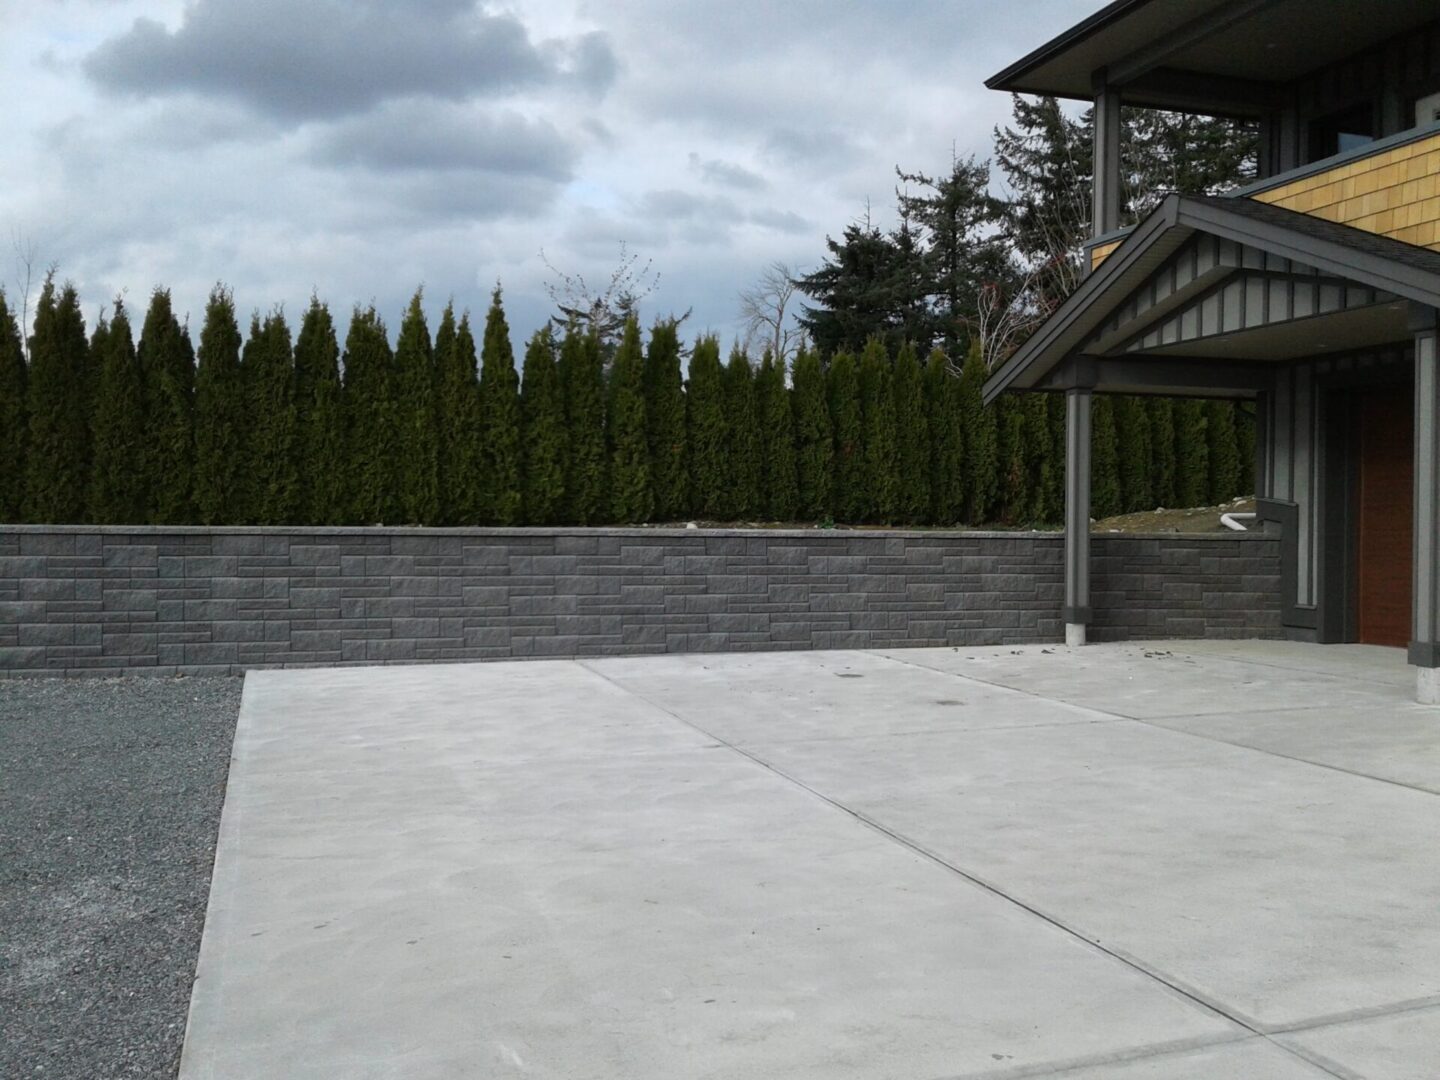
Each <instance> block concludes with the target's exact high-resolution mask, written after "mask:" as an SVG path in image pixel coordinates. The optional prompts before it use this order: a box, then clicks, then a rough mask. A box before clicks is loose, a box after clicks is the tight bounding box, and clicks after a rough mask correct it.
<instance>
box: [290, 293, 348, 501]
mask: <svg viewBox="0 0 1440 1080" xmlns="http://www.w3.org/2000/svg"><path fill="white" fill-rule="evenodd" d="M295 445H296V446H297V447H298V456H297V469H296V475H297V483H298V485H299V490H298V493H297V500H296V513H295V520H296V521H300V522H303V523H305V524H308V525H343V524H344V523H345V522H346V521H348V520H349V519H350V512H351V509H352V507H351V499H350V494H349V490H348V489H347V487H346V483H345V481H346V478H347V476H348V461H347V457H346V452H345V402H344V397H343V395H342V393H341V385H340V343H339V341H338V340H337V339H336V337H335V321H334V319H332V318H331V317H330V308H329V307H328V306H327V305H325V304H323V303H321V302H320V298H319V297H318V296H312V297H311V298H310V307H309V308H308V309H307V310H306V312H305V318H304V319H303V320H302V321H301V323H300V333H299V335H298V336H297V337H296V338H295Z"/></svg>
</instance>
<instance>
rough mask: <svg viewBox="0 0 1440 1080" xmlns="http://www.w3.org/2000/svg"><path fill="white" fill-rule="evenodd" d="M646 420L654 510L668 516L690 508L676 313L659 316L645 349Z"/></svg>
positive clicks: (659, 516)
mask: <svg viewBox="0 0 1440 1080" xmlns="http://www.w3.org/2000/svg"><path fill="white" fill-rule="evenodd" d="M645 422H646V433H647V439H648V441H649V446H650V487H651V490H652V491H653V492H654V493H655V516H656V517H657V518H658V519H659V520H661V521H669V520H672V519H674V518H677V517H681V516H682V515H684V514H686V513H688V511H689V509H690V480H689V476H688V474H687V472H686V468H685V384H684V376H683V375H682V374H681V371H680V327H679V323H678V322H677V321H676V320H675V319H661V320H660V321H659V322H657V323H656V324H655V327H654V329H652V330H651V331H650V347H649V349H648V350H647V351H646V353H645Z"/></svg>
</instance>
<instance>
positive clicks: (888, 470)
mask: <svg viewBox="0 0 1440 1080" xmlns="http://www.w3.org/2000/svg"><path fill="white" fill-rule="evenodd" d="M857 381H858V382H859V386H860V420H861V425H862V427H861V432H862V434H861V445H862V446H863V448H864V449H863V456H864V473H865V492H866V499H865V501H866V507H865V512H866V515H867V518H868V520H870V521H874V522H879V523H881V524H889V523H890V522H892V521H894V520H895V511H896V507H897V506H898V505H899V501H900V476H899V468H898V466H899V455H898V453H897V450H896V447H897V443H898V437H897V434H896V431H895V388H894V386H893V384H892V379H891V376H890V357H889V355H888V354H887V352H886V348H885V343H884V342H883V341H882V340H880V339H879V338H871V339H870V340H869V341H867V342H866V343H865V350H864V352H862V353H861V354H860V366H859V370H858V372H857Z"/></svg>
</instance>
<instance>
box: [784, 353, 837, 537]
mask: <svg viewBox="0 0 1440 1080" xmlns="http://www.w3.org/2000/svg"><path fill="white" fill-rule="evenodd" d="M791 381H792V383H793V387H792V389H791V392H790V404H791V415H792V417H793V419H794V424H795V484H796V510H797V513H798V514H799V516H800V520H802V521H817V522H818V521H828V520H830V518H831V517H832V516H833V515H834V512H835V511H834V486H833V481H834V465H835V437H834V431H833V428H832V427H831V424H830V402H829V397H828V395H827V393H826V386H825V368H824V367H823V366H822V365H821V363H820V356H819V354H817V353H816V352H814V351H813V350H811V349H801V350H800V352H799V354H798V355H797V356H796V357H795V366H794V369H793V374H792V377H791Z"/></svg>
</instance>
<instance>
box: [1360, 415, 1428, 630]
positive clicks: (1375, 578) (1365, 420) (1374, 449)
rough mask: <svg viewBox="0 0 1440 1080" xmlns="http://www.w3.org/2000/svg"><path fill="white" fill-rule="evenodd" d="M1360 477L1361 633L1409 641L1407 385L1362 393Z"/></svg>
mask: <svg viewBox="0 0 1440 1080" xmlns="http://www.w3.org/2000/svg"><path fill="white" fill-rule="evenodd" d="M1359 406H1360V483H1359V507H1358V515H1357V517H1358V520H1359V529H1358V538H1357V539H1358V543H1357V545H1356V562H1357V564H1358V565H1357V567H1356V585H1357V592H1358V596H1357V602H1356V612H1357V621H1358V624H1359V625H1358V630H1359V639H1360V640H1361V641H1362V642H1366V643H1367V644H1371V645H1398V646H1401V647H1403V646H1405V645H1407V644H1409V641H1410V567H1411V560H1412V555H1411V551H1412V548H1411V543H1412V537H1411V531H1412V528H1413V525H1412V522H1413V519H1414V515H1413V506H1412V499H1413V498H1414V475H1415V456H1414V455H1415V450H1414V432H1413V425H1414V420H1413V405H1412V397H1411V392H1410V391H1409V390H1408V389H1404V390H1402V389H1394V390H1391V389H1386V390H1378V391H1375V392H1373V393H1367V394H1365V395H1363V396H1362V397H1361V399H1360V403H1359Z"/></svg>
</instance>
